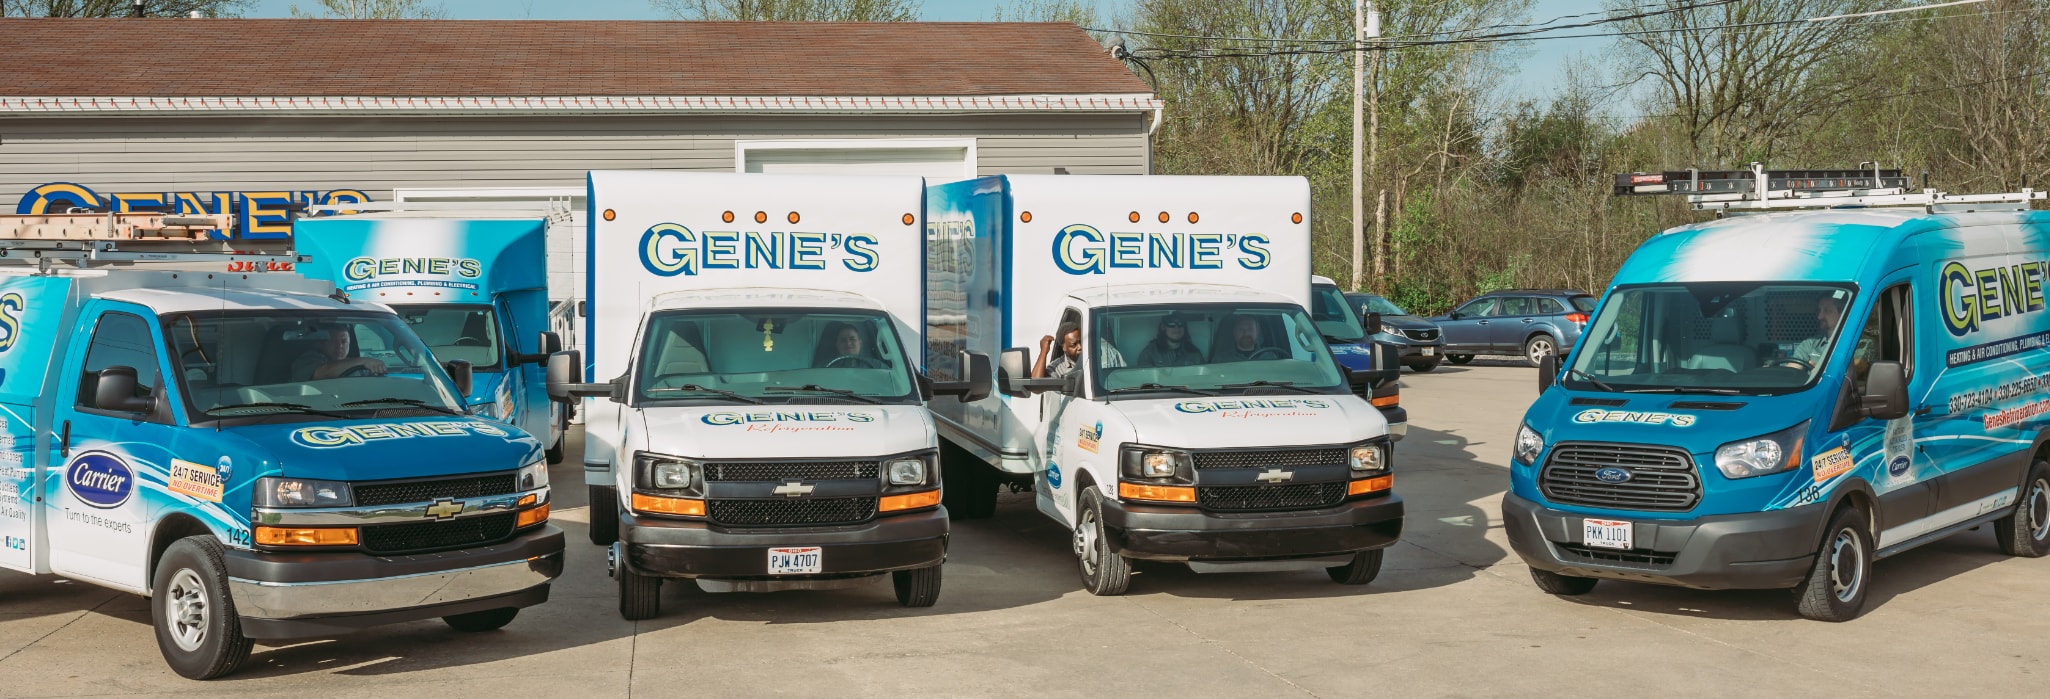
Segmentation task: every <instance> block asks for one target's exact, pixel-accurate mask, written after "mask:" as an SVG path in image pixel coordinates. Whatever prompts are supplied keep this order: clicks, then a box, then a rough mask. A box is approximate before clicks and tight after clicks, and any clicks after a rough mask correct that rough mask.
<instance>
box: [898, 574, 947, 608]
mask: <svg viewBox="0 0 2050 699" xmlns="http://www.w3.org/2000/svg"><path fill="white" fill-rule="evenodd" d="M890 585H891V586H892V587H895V588H897V603H898V604H902V605H904V606H906V607H930V606H932V605H933V603H934V602H938V601H940V566H938V565H931V566H926V567H924V568H913V569H911V570H898V571H892V572H891V573H890Z"/></svg>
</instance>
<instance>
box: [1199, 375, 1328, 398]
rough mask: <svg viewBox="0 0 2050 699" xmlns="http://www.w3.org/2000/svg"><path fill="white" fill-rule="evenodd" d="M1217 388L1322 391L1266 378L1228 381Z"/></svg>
mask: <svg viewBox="0 0 2050 699" xmlns="http://www.w3.org/2000/svg"><path fill="white" fill-rule="evenodd" d="M1218 388H1286V389H1288V390H1291V391H1296V392H1298V393H1316V394H1321V393H1323V391H1318V390H1314V389H1308V388H1303V387H1301V386H1297V385H1295V382H1294V381H1268V380H1266V379H1261V380H1259V381H1253V382H1250V383H1228V384H1225V385H1223V386H1218Z"/></svg>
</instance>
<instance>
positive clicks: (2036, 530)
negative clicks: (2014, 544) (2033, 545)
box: [2028, 478, 2050, 541]
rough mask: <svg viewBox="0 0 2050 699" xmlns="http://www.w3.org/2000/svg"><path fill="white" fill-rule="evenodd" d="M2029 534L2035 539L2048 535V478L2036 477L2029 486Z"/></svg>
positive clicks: (2049, 491)
mask: <svg viewBox="0 0 2050 699" xmlns="http://www.w3.org/2000/svg"><path fill="white" fill-rule="evenodd" d="M2028 513H2029V519H2028V522H2029V536H2030V537H2032V538H2034V539H2035V540H2037V541H2041V540H2043V539H2044V538H2045V537H2050V479H2043V478H2038V479H2036V482H2035V483H2033V484H2031V485H2030V486H2029V504H2028Z"/></svg>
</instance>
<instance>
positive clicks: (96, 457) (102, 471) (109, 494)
mask: <svg viewBox="0 0 2050 699" xmlns="http://www.w3.org/2000/svg"><path fill="white" fill-rule="evenodd" d="M64 487H65V488H67V489H69V490H70V491H71V495H72V497H75V498H78V501H79V502H83V503H85V504H87V505H91V506H93V507H97V508H100V509H102V510H106V509H112V508H116V507H120V506H121V505H122V504H123V503H126V502H128V498H129V496H131V495H134V494H135V472H134V471H132V470H129V468H128V463H127V462H124V461H122V460H121V457H118V456H115V455H113V454H109V453H107V452H104V451H89V452H85V453H83V454H79V455H78V458H76V459H73V460H72V461H71V467H70V468H67V469H65V470H64Z"/></svg>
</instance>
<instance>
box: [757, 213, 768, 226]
mask: <svg viewBox="0 0 2050 699" xmlns="http://www.w3.org/2000/svg"><path fill="white" fill-rule="evenodd" d="M768 222H769V212H767V211H757V212H755V223H768Z"/></svg>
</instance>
